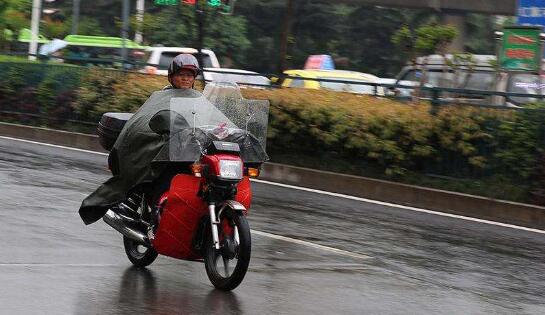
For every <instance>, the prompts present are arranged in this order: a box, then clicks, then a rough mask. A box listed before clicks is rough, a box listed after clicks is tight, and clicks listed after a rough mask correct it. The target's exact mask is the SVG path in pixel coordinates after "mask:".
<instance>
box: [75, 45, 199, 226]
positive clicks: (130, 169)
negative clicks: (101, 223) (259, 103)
mask: <svg viewBox="0 0 545 315" xmlns="http://www.w3.org/2000/svg"><path fill="white" fill-rule="evenodd" d="M199 72H200V68H199V63H198V61H197V59H196V58H195V57H194V56H193V55H190V54H180V55H177V56H176V57H175V58H174V59H173V60H172V62H171V64H170V66H169V68H168V81H169V83H170V86H167V87H165V88H164V89H163V90H161V91H156V92H154V93H153V94H152V95H151V96H150V97H149V98H148V100H147V101H146V102H145V103H144V104H143V105H142V106H141V107H140V109H139V110H138V111H137V112H136V113H135V114H134V115H133V116H132V117H131V118H130V119H129V120H128V121H127V123H126V124H125V126H124V127H123V129H122V131H121V133H120V134H119V136H118V138H117V140H116V142H115V144H114V147H113V149H112V150H111V152H110V156H109V159H108V160H109V164H110V167H111V169H112V174H113V177H111V178H110V179H109V180H108V181H106V182H105V183H104V184H102V185H101V186H100V187H99V188H98V189H97V190H95V191H94V192H93V193H92V194H91V195H89V196H88V197H87V198H85V199H84V200H83V202H82V204H81V207H80V209H79V214H80V216H81V218H82V220H83V221H84V223H85V224H91V223H94V222H96V221H97V220H99V219H100V218H102V216H104V214H105V213H106V212H107V211H108V210H109V209H111V210H113V211H115V212H117V211H124V210H123V209H122V208H120V207H118V205H119V204H120V203H122V202H124V201H126V199H127V198H128V196H129V194H130V193H131V192H134V191H135V190H139V189H140V190H142V189H143V190H144V192H145V195H146V199H147V200H148V202H149V204H150V205H157V202H158V200H159V198H160V197H161V194H162V193H163V192H164V191H166V190H167V189H168V187H169V186H170V180H171V179H172V177H174V176H175V175H176V174H177V172H176V170H175V169H172V168H169V167H166V166H163V165H156V164H154V165H153V166H152V163H151V162H152V161H153V160H154V159H155V158H156V157H157V155H158V154H160V153H161V152H162V149H163V146H164V145H168V137H167V138H165V137H164V134H163V135H162V134H161V131H165V130H168V129H169V128H170V124H171V117H170V111H169V108H170V100H171V98H173V97H181V98H199V97H201V96H202V94H201V93H200V92H198V91H196V90H194V89H193V84H194V82H195V78H196V77H197V75H198V74H199ZM152 207H153V206H152ZM125 211H126V210H125ZM124 214H125V215H127V213H124ZM129 215H131V214H129ZM132 215H134V213H132ZM150 219H152V220H153V216H152V218H150Z"/></svg>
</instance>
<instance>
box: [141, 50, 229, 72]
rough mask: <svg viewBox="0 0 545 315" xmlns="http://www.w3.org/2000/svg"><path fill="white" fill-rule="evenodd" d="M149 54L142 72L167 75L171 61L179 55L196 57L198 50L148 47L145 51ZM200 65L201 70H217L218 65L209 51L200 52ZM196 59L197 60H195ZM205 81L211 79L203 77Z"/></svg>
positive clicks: (214, 55) (214, 56)
mask: <svg viewBox="0 0 545 315" xmlns="http://www.w3.org/2000/svg"><path fill="white" fill-rule="evenodd" d="M147 52H148V53H149V54H150V55H149V58H148V61H147V65H146V67H145V68H144V70H143V71H142V72H145V73H148V74H158V75H168V67H169V66H170V63H171V62H172V59H174V57H176V56H177V55H179V54H192V55H194V56H195V57H198V50H197V49H195V48H190V47H150V48H148V49H147ZM202 53H203V56H202V63H203V65H200V66H201V68H213V69H216V68H219V67H220V63H219V61H218V58H217V57H216V54H215V53H214V52H213V51H212V50H210V49H203V50H202ZM197 59H198V58H197ZM204 79H205V80H211V79H212V78H211V77H209V76H208V75H205V78H204Z"/></svg>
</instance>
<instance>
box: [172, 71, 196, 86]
mask: <svg viewBox="0 0 545 315" xmlns="http://www.w3.org/2000/svg"><path fill="white" fill-rule="evenodd" d="M193 82H195V77H194V76H193V72H192V71H191V70H186V69H182V70H181V71H180V72H178V73H176V74H175V75H174V76H172V83H173V85H174V87H176V88H178V89H190V88H192V87H193Z"/></svg>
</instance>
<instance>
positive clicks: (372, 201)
mask: <svg viewBox="0 0 545 315" xmlns="http://www.w3.org/2000/svg"><path fill="white" fill-rule="evenodd" d="M252 181H254V182H257V183H262V184H267V185H274V186H279V187H284V188H291V189H296V190H303V191H308V192H313V193H317V194H322V195H328V196H333V197H339V198H344V199H350V200H355V201H361V202H367V203H372V204H376V205H381V206H388V207H392V208H399V209H404V210H410V211H416V212H422V213H428V214H433V215H439V216H443V217H449V218H456V219H462V220H467V221H473V222H478V223H484V224H490V225H496V226H501V227H506V228H511V229H517V230H523V231H528V232H534V233H539V234H545V231H543V230H538V229H532V228H527V227H524V226H518V225H514V224H507V223H501V222H496V221H489V220H483V219H477V218H472V217H466V216H463V215H457V214H450V213H444V212H438V211H433V210H427V209H421V208H416V207H410V206H403V205H398V204H394V203H389V202H384V201H378V200H372V199H365V198H361V197H355V196H350V195H343V194H339V193H332V192H329V191H323V190H317V189H312V188H306V187H299V186H293V185H287V184H281V183H275V182H269V181H266V180H261V179H252Z"/></svg>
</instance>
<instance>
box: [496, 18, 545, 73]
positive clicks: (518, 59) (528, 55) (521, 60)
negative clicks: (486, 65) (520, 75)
mask: <svg viewBox="0 0 545 315" xmlns="http://www.w3.org/2000/svg"><path fill="white" fill-rule="evenodd" d="M541 31H542V29H541V27H522V26H517V27H506V28H504V30H503V39H502V45H501V49H500V56H499V63H500V67H501V69H502V70H505V71H531V72H536V73H537V72H539V71H540V69H541V55H542V49H541V48H542V43H541V39H540V34H541Z"/></svg>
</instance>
